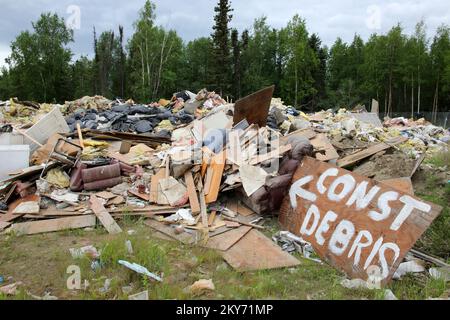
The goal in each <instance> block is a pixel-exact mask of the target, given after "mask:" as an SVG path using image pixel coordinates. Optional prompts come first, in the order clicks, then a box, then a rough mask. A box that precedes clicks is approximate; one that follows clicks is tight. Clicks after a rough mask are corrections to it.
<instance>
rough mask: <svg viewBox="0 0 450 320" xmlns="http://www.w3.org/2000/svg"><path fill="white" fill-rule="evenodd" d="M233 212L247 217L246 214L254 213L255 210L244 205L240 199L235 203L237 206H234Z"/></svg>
mask: <svg viewBox="0 0 450 320" xmlns="http://www.w3.org/2000/svg"><path fill="white" fill-rule="evenodd" d="M235 212H237V213H239V214H240V215H241V216H244V217H248V216H251V215H253V214H255V211H253V210H252V209H250V208H249V207H247V206H246V205H244V204H242V203H241V202H240V201H238V203H237V208H236V211H235Z"/></svg>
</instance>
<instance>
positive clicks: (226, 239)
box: [205, 226, 252, 251]
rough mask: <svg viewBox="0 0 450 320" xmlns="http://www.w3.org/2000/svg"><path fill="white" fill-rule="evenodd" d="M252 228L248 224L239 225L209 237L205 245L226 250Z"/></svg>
mask: <svg viewBox="0 0 450 320" xmlns="http://www.w3.org/2000/svg"><path fill="white" fill-rule="evenodd" d="M251 229H252V228H251V227H248V226H241V227H239V228H236V229H232V230H229V231H226V232H224V233H221V234H219V235H216V236H213V237H210V238H209V240H208V242H207V243H206V245H205V247H207V248H210V249H215V250H220V251H227V250H228V249H230V248H231V247H232V246H233V245H234V244H235V243H236V242H238V241H239V240H241V239H242V237H243V236H245V235H246V234H247V233H248V232H249V231H250V230H251Z"/></svg>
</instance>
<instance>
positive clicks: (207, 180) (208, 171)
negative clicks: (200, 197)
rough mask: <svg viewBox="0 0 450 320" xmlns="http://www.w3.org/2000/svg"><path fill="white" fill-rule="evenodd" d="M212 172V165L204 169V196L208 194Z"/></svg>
mask: <svg viewBox="0 0 450 320" xmlns="http://www.w3.org/2000/svg"><path fill="white" fill-rule="evenodd" d="M213 172H214V170H213V168H212V166H209V167H208V169H207V170H206V177H205V186H204V188H203V191H204V193H205V196H206V195H208V193H209V189H210V188H211V182H212V178H213Z"/></svg>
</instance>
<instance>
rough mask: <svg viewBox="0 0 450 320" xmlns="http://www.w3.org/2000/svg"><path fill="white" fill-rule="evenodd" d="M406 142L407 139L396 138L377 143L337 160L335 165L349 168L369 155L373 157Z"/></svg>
mask: <svg viewBox="0 0 450 320" xmlns="http://www.w3.org/2000/svg"><path fill="white" fill-rule="evenodd" d="M406 140H408V138H405V137H397V138H394V139H392V140H390V141H387V142H386V143H384V142H380V143H377V144H375V145H373V146H370V147H368V148H367V149H365V150H362V151H359V152H356V153H353V154H351V155H349V156H347V157H345V158H342V159H340V160H338V162H337V165H338V166H339V167H341V168H342V167H347V166H350V165H352V164H354V163H356V162H358V161H360V160H363V159H365V158H368V157H370V156H371V155H374V154H375V153H378V152H380V151H383V150H386V149H389V148H390V147H392V146H395V145H397V144H400V143H403V142H405V141H406Z"/></svg>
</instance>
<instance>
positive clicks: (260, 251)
mask: <svg viewBox="0 0 450 320" xmlns="http://www.w3.org/2000/svg"><path fill="white" fill-rule="evenodd" d="M222 255H223V258H224V259H225V260H226V261H227V262H228V263H229V264H230V265H231V266H232V267H233V268H234V269H236V270H238V271H254V270H264V269H275V268H285V267H294V266H298V265H299V264H300V261H298V260H297V259H296V258H294V256H292V255H290V254H289V253H287V252H284V251H283V250H281V248H280V247H279V246H277V245H276V244H275V243H274V242H273V241H272V240H270V239H269V238H267V237H266V236H265V235H263V234H262V233H261V232H259V231H257V230H250V231H249V232H248V233H247V234H246V235H245V236H244V237H242V238H241V239H240V240H239V241H238V242H237V243H236V244H234V245H233V246H232V247H231V248H229V249H228V250H227V251H225V252H224V253H223V254H222Z"/></svg>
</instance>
